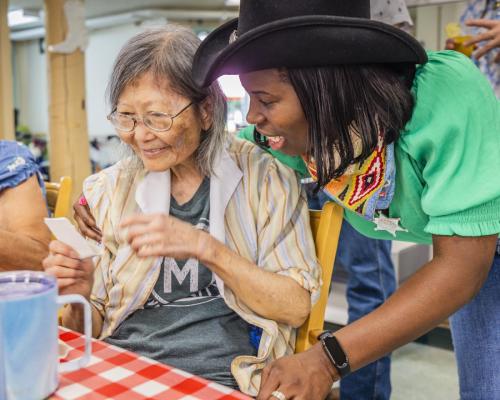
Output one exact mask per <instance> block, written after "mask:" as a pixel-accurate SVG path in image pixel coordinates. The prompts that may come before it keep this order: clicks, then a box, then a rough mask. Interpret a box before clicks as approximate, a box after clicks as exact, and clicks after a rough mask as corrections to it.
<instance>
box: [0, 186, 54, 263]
mask: <svg viewBox="0 0 500 400" xmlns="http://www.w3.org/2000/svg"><path fill="white" fill-rule="evenodd" d="M44 217H47V208H46V205H45V200H44V198H43V195H42V191H41V189H40V186H39V184H38V181H37V178H36V176H32V177H31V178H29V179H28V180H26V181H24V182H23V183H21V184H20V185H18V186H16V187H14V188H10V189H5V190H3V191H2V192H0V271H9V270H16V269H32V270H41V269H42V260H43V259H44V258H45V257H46V256H47V254H48V245H49V242H50V232H49V230H48V228H47V227H46V226H45V224H44V221H43V219H44Z"/></svg>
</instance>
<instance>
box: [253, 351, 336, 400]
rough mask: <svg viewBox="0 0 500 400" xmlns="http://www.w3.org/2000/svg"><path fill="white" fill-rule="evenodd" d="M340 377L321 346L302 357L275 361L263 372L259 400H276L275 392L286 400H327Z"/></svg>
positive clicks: (300, 355)
mask: <svg viewBox="0 0 500 400" xmlns="http://www.w3.org/2000/svg"><path fill="white" fill-rule="evenodd" d="M338 378H339V377H338V373H337V371H336V370H335V368H334V367H333V365H332V363H331V362H330V360H329V359H328V358H327V356H326V354H325V352H324V350H323V348H322V347H321V344H319V343H318V344H316V345H314V346H312V347H311V348H310V349H309V350H307V351H304V352H302V353H299V354H294V355H291V356H287V357H282V358H280V359H278V360H276V361H273V362H272V363H271V364H269V365H268V366H267V367H266V368H264V370H263V371H262V379H261V383H260V391H259V395H258V396H257V400H275V399H276V397H275V396H273V395H272V393H273V392H274V391H278V392H281V393H282V394H283V395H284V396H285V398H286V399H294V400H295V399H296V400H324V399H325V398H326V397H327V396H328V394H329V393H330V391H331V390H332V385H333V382H334V381H336V380H338Z"/></svg>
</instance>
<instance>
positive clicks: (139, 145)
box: [116, 74, 211, 171]
mask: <svg viewBox="0 0 500 400" xmlns="http://www.w3.org/2000/svg"><path fill="white" fill-rule="evenodd" d="M189 103H190V100H189V99H187V98H185V97H183V96H181V95H180V94H178V93H176V92H174V91H173V90H172V89H171V87H170V84H169V82H168V81H167V80H164V81H162V82H158V79H155V78H154V76H153V75H152V74H144V75H143V76H141V77H140V78H138V79H137V80H136V81H134V82H133V83H131V84H129V85H128V86H126V87H125V89H124V90H123V92H122V93H121V94H120V97H119V98H118V104H117V108H116V111H117V113H120V114H125V115H130V116H134V117H138V118H139V120H138V121H137V123H136V125H135V129H134V130H133V131H132V132H123V131H120V130H117V131H118V134H119V135H120V137H121V139H122V140H123V141H124V142H125V143H127V144H128V145H129V146H131V147H132V148H133V150H134V152H135V153H136V154H137V156H138V157H139V158H140V159H141V160H142V162H143V163H144V167H145V168H146V169H147V170H148V171H165V170H167V169H169V168H173V167H176V166H180V165H182V164H186V163H192V162H193V161H194V152H195V151H196V149H197V148H198V146H199V144H200V135H201V131H202V130H206V129H208V128H209V127H210V125H211V117H210V115H209V114H208V112H206V110H205V108H204V106H203V105H201V106H200V112H199V113H198V112H197V111H196V107H197V106H196V105H195V104H193V105H191V106H190V107H188V108H187V109H185V110H184V111H183V112H182V113H181V114H180V115H178V116H177V117H175V118H174V121H173V124H172V127H171V128H170V130H168V131H165V132H156V131H154V130H152V129H150V128H148V127H147V126H146V125H145V124H144V123H143V122H142V117H143V116H145V115H147V114H149V115H151V113H164V114H168V115H172V116H173V115H175V114H177V113H178V112H179V111H181V110H182V109H183V108H184V107H186V106H187V105H188V104H189Z"/></svg>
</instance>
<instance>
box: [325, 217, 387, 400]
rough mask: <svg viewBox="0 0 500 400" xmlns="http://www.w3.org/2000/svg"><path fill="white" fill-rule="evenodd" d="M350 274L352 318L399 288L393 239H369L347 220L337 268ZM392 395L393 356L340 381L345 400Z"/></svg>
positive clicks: (383, 399)
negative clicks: (393, 255) (395, 274)
mask: <svg viewBox="0 0 500 400" xmlns="http://www.w3.org/2000/svg"><path fill="white" fill-rule="evenodd" d="M339 267H341V268H343V269H345V270H346V271H348V273H349V278H348V281H347V303H348V305H349V321H348V323H352V322H354V321H356V320H357V319H359V318H361V317H363V316H364V315H366V314H369V313H370V312H371V311H373V310H374V309H376V308H377V307H378V306H380V305H381V304H382V303H383V302H384V301H385V300H386V299H387V298H388V297H389V296H390V295H391V294H392V293H393V292H394V291H395V290H396V279H395V276H394V266H393V265H392V260H391V242H390V241H387V240H376V239H369V238H366V237H364V236H362V235H361V234H360V233H358V232H357V231H356V230H355V229H354V228H353V227H351V226H350V225H349V224H348V223H347V222H345V221H344V222H343V224H342V231H341V233H340V243H339V250H338V253H337V258H336V261H335V267H334V269H335V268H339ZM390 396H391V358H390V355H388V356H385V357H383V358H381V359H379V360H377V361H375V362H373V363H371V364H369V365H367V366H365V367H363V368H361V369H359V370H358V371H356V372H354V373H353V374H351V375H348V376H346V377H345V378H344V379H342V380H341V381H340V397H341V399H342V400H351V399H352V400H365V399H366V400H386V399H389V398H390Z"/></svg>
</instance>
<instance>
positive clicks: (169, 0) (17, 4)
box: [9, 0, 457, 18]
mask: <svg viewBox="0 0 500 400" xmlns="http://www.w3.org/2000/svg"><path fill="white" fill-rule="evenodd" d="M269 1H276V0H269ZM453 1H457V0H406V3H407V5H408V6H419V5H429V4H439V3H450V2H453ZM43 4H44V1H43V0H10V1H9V9H17V8H27V9H38V10H41V9H42V8H43ZM151 8H162V9H183V10H184V9H190V10H197V9H201V10H235V9H237V7H234V6H233V7H227V6H225V2H224V0H140V1H139V0H85V9H86V13H87V18H94V17H99V16H104V15H111V14H117V13H123V12H129V11H135V10H141V9H151Z"/></svg>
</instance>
